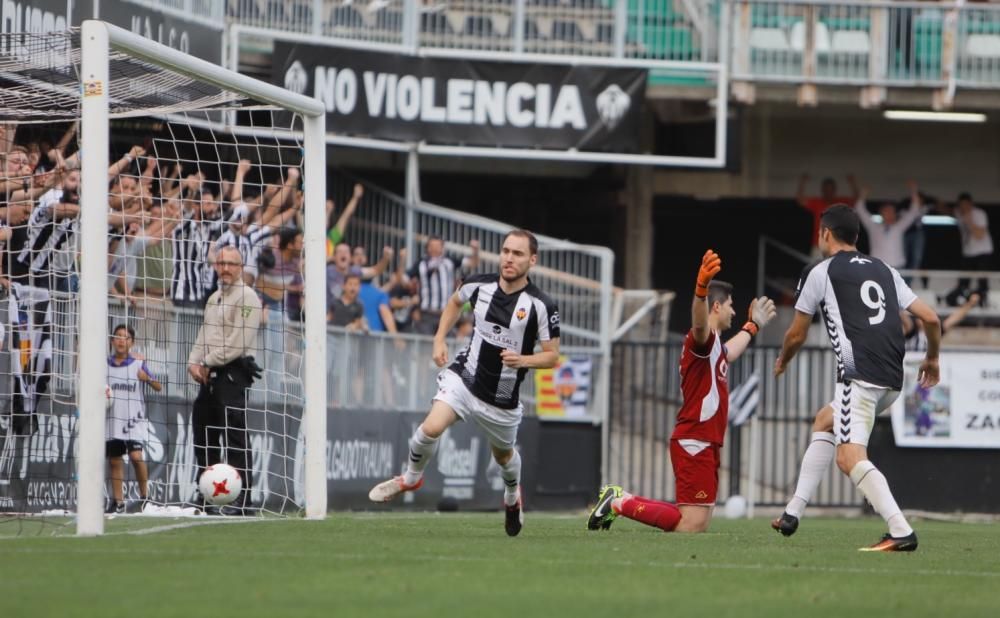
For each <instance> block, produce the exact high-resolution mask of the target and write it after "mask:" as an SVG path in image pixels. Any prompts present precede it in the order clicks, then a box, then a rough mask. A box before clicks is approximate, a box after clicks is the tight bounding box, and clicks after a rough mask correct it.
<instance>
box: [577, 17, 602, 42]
mask: <svg viewBox="0 0 1000 618" xmlns="http://www.w3.org/2000/svg"><path fill="white" fill-rule="evenodd" d="M576 25H577V27H579V29H580V36H581V37H583V40H584V41H587V42H590V43H593V42H594V41H596V40H597V24H596V23H594V22H593V21H591V20H589V19H578V20H577V21H576Z"/></svg>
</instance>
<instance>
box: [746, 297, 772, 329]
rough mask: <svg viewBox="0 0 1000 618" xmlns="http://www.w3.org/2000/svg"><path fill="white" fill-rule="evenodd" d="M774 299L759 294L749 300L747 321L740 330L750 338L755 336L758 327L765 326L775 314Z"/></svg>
mask: <svg viewBox="0 0 1000 618" xmlns="http://www.w3.org/2000/svg"><path fill="white" fill-rule="evenodd" d="M775 313H776V311H775V308H774V301H773V300H771V299H770V298H768V297H767V296H761V297H760V298H755V299H753V300H752V301H750V309H749V311H748V312H747V314H748V315H747V322H746V324H744V325H743V328H742V329H741V330H745V331H746V332H747V333H748V334H749V335H750V338H751V339H752V338H753V337H756V336H757V333H758V332H759V331H760V329H762V328H764V327H765V326H767V323H768V322H770V321H771V320H773V319H774V316H775Z"/></svg>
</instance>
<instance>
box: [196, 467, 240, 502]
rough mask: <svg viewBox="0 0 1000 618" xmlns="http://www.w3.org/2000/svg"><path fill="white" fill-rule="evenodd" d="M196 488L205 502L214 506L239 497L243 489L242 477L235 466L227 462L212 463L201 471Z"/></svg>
mask: <svg viewBox="0 0 1000 618" xmlns="http://www.w3.org/2000/svg"><path fill="white" fill-rule="evenodd" d="M198 489H200V490H201V495H202V496H204V497H205V502H208V503H209V504H214V505H216V506H223V505H226V504H229V503H230V502H232V501H233V500H235V499H236V498H238V497H239V495H240V490H242V489H243V479H242V478H240V473H239V472H237V471H236V468H234V467H232V466H230V465H229V464H224V463H217V464H213V465H211V466H209V467H207V468H205V471H204V472H202V473H201V480H200V481H198Z"/></svg>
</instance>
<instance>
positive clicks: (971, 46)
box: [965, 34, 1000, 58]
mask: <svg viewBox="0 0 1000 618" xmlns="http://www.w3.org/2000/svg"><path fill="white" fill-rule="evenodd" d="M965 55H966V56H967V57H970V58H1000V35H996V34H970V35H969V36H968V38H966V39H965Z"/></svg>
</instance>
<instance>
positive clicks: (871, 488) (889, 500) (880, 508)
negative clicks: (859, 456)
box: [851, 459, 913, 538]
mask: <svg viewBox="0 0 1000 618" xmlns="http://www.w3.org/2000/svg"><path fill="white" fill-rule="evenodd" d="M851 480H852V481H854V484H855V485H857V486H858V489H859V490H861V493H863V494H864V495H865V498H868V502H870V503H871V505H872V507H873V508H874V509H875V512H876V513H878V514H879V515H881V516H882V519H884V520H885V521H886V523H887V524H889V534H891V535H892V536H894V537H897V538H898V537H901V536H907V535H909V534H912V533H913V528H911V527H910V524H908V523H907V522H906V518H905V517H903V512H902V511H901V510H899V505H897V504H896V499H895V498H893V497H892V492H891V491H890V490H889V481H887V480H885V475H884V474H882V473H881V472H879V470H878V468H876V467H875V464H873V463H872V462H870V461H868V460H867V459H865V460H864V461H859V462H858V463H857V465H855V466H854V468H853V469H852V470H851Z"/></svg>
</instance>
